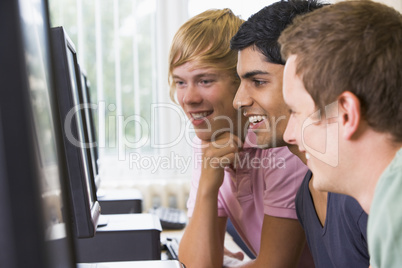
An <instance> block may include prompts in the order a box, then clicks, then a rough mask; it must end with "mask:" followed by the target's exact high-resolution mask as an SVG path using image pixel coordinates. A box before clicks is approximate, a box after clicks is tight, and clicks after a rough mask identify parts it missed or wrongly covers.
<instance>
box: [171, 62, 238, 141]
mask: <svg viewBox="0 0 402 268" xmlns="http://www.w3.org/2000/svg"><path fill="white" fill-rule="evenodd" d="M198 66H199V65H198V64H197V62H187V63H185V64H183V65H181V66H178V67H176V68H175V69H174V70H173V80H174V83H175V87H176V91H177V99H178V101H179V103H180V106H181V107H182V108H183V110H184V112H185V113H186V115H187V117H188V118H189V119H190V121H191V123H192V124H193V126H194V129H195V132H196V134H197V136H198V138H200V139H201V140H206V141H208V140H211V138H214V137H216V135H219V134H220V133H222V132H224V131H226V132H227V131H230V132H232V133H234V134H237V132H238V125H239V126H242V125H243V124H242V123H240V124H239V120H242V119H241V118H242V116H241V114H239V113H238V112H237V111H236V110H235V109H234V108H233V105H232V103H233V98H234V96H235V94H236V91H237V84H236V83H235V82H234V79H233V77H231V76H230V75H229V74H227V73H225V72H222V71H217V70H215V69H212V68H200V67H198Z"/></svg>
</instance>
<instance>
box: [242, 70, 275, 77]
mask: <svg viewBox="0 0 402 268" xmlns="http://www.w3.org/2000/svg"><path fill="white" fill-rule="evenodd" d="M259 74H265V75H266V74H267V75H269V74H270V73H269V72H266V71H261V70H255V71H250V72H247V73H245V74H243V75H242V76H241V78H243V79H247V78H250V77H253V76H256V75H259Z"/></svg>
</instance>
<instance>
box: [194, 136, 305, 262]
mask: <svg viewBox="0 0 402 268" xmlns="http://www.w3.org/2000/svg"><path fill="white" fill-rule="evenodd" d="M250 136H251V135H249V136H248V138H250V139H251V138H254V137H253V136H251V137H250ZM196 144H198V145H200V144H201V141H200V140H199V139H196ZM194 155H195V159H197V161H196V162H195V166H194V172H193V179H192V183H191V190H190V196H189V199H188V202H187V208H188V216H189V217H191V215H192V214H193V210H194V205H195V199H196V195H197V189H198V183H199V180H200V175H201V159H202V157H201V148H200V147H199V146H198V147H197V148H194ZM239 159H240V167H239V168H237V169H236V170H233V169H230V168H226V169H225V178H224V181H223V184H222V186H221V187H220V189H219V194H218V216H219V217H229V218H230V220H231V221H232V223H233V225H234V227H235V228H236V230H237V232H238V233H239V235H240V236H241V237H242V238H243V240H244V242H245V243H246V244H247V245H248V246H249V248H250V249H251V250H252V251H253V252H254V253H255V254H258V253H259V250H260V240H261V230H262V223H263V220H264V214H267V215H270V216H275V217H282V218H291V219H297V216H296V209H295V204H294V201H295V196H296V193H297V190H298V189H299V187H300V185H301V182H302V180H303V178H304V175H305V174H306V172H307V167H306V166H305V165H304V164H303V162H301V160H300V159H299V158H298V157H297V156H295V155H294V154H292V153H291V152H290V151H289V149H288V147H279V148H273V149H265V150H262V149H257V148H252V147H251V145H250V143H249V142H247V140H246V142H245V144H244V146H243V151H242V152H241V153H240V154H239Z"/></svg>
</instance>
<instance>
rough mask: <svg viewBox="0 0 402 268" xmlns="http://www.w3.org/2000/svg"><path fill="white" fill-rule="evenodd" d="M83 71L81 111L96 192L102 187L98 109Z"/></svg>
mask: <svg viewBox="0 0 402 268" xmlns="http://www.w3.org/2000/svg"><path fill="white" fill-rule="evenodd" d="M80 70H81V84H80V90H79V93H80V100H81V105H82V107H81V109H82V111H83V114H84V121H83V124H84V133H85V139H86V141H87V142H88V145H89V146H88V147H89V148H88V154H89V157H90V163H91V167H92V169H91V170H92V176H93V178H94V181H95V190H97V189H98V188H99V186H100V176H99V166H98V159H99V149H98V148H99V147H98V142H97V138H96V128H95V118H94V114H93V112H94V111H95V110H96V109H97V106H96V104H95V103H92V102H91V94H90V82H89V80H88V77H87V75H86V73H85V70H83V69H82V68H81V69H80Z"/></svg>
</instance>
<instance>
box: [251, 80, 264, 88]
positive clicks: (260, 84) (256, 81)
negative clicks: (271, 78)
mask: <svg viewBox="0 0 402 268" xmlns="http://www.w3.org/2000/svg"><path fill="white" fill-rule="evenodd" d="M253 83H254V86H255V87H260V86H263V85H265V84H266V83H267V82H266V81H264V80H259V79H254V80H253Z"/></svg>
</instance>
